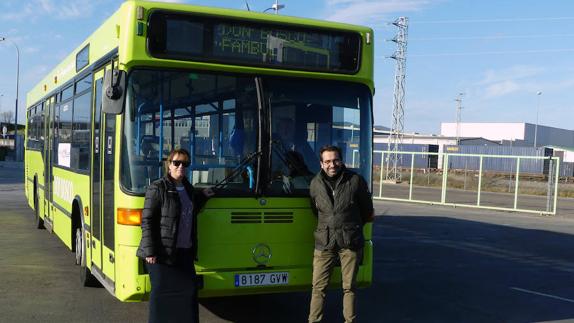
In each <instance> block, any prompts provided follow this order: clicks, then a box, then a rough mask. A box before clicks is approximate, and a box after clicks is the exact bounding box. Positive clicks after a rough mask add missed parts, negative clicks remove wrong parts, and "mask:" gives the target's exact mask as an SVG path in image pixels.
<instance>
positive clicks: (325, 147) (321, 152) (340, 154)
mask: <svg viewBox="0 0 574 323" xmlns="http://www.w3.org/2000/svg"><path fill="white" fill-rule="evenodd" d="M325 151H335V152H337V154H339V159H341V158H343V154H342V153H341V148H339V147H337V146H333V145H325V146H323V147H321V150H320V151H319V160H321V161H323V152H325Z"/></svg>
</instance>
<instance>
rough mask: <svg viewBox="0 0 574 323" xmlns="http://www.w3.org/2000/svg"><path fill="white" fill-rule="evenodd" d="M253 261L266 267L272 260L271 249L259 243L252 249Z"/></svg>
mask: <svg viewBox="0 0 574 323" xmlns="http://www.w3.org/2000/svg"><path fill="white" fill-rule="evenodd" d="M251 253H252V254H253V260H254V261H255V262H256V263H257V264H259V265H266V264H268V263H269V260H271V248H270V247H269V246H268V245H266V244H264V243H258V244H256V245H255V247H253V249H251Z"/></svg>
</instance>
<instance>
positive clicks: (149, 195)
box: [136, 175, 207, 265]
mask: <svg viewBox="0 0 574 323" xmlns="http://www.w3.org/2000/svg"><path fill="white" fill-rule="evenodd" d="M183 186H184V187H185V191H186V192H187V194H188V196H189V197H190V200H191V201H192V203H193V221H192V228H193V232H192V235H191V237H192V242H193V247H192V248H193V255H194V257H195V256H196V255H197V213H199V211H200V210H201V208H202V207H203V205H204V204H205V201H206V200H207V199H206V198H205V197H204V195H203V194H202V193H201V192H198V193H195V194H194V191H193V186H192V185H191V184H190V183H189V182H188V181H187V180H186V179H185V178H184V180H183ZM180 215H181V201H180V199H179V193H178V192H177V189H176V188H175V183H174V182H172V181H171V180H170V179H169V177H168V176H167V175H166V176H164V177H163V178H160V179H158V180H157V181H155V182H153V183H152V184H151V185H150V186H149V187H148V189H147V191H146V194H145V202H144V209H143V212H142V224H141V228H142V239H141V241H140V245H139V247H138V250H137V252H136V255H137V256H138V257H140V258H145V257H151V256H156V257H157V261H158V262H159V263H163V264H168V265H172V264H174V263H175V252H174V251H175V244H176V242H177V231H178V226H179V218H180Z"/></svg>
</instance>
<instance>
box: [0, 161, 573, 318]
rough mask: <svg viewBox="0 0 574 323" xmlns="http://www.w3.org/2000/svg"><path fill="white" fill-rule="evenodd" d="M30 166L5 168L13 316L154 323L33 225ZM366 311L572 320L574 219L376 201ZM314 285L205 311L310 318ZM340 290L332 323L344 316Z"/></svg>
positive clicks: (368, 314) (331, 305)
mask: <svg viewBox="0 0 574 323" xmlns="http://www.w3.org/2000/svg"><path fill="white" fill-rule="evenodd" d="M21 174H22V171H21V169H20V170H19V169H17V168H16V169H14V168H6V167H0V205H1V206H2V207H1V209H0V245H1V246H2V248H0V312H1V313H2V319H0V321H4V322H31V321H37V322H145V321H147V303H121V302H119V301H117V300H116V299H115V298H114V297H112V296H110V295H109V294H108V292H107V291H106V290H105V289H103V288H84V287H80V286H79V282H78V278H77V277H78V275H79V273H78V267H77V266H75V265H74V258H73V254H72V253H71V252H69V250H67V248H66V247H65V246H63V244H62V243H61V242H60V241H59V240H58V239H57V238H56V237H55V236H53V235H51V234H50V233H48V232H46V231H45V230H36V229H34V228H33V217H32V211H31V210H30V209H29V208H28V206H27V205H26V202H25V199H24V193H23V183H22V182H23V180H22V175H21ZM375 205H376V211H377V212H376V213H377V218H376V222H375V228H374V238H373V240H374V243H375V247H376V253H375V259H374V270H375V273H374V284H373V285H372V286H371V287H370V288H368V289H363V290H361V291H360V292H359V304H358V310H359V319H360V321H361V322H542V321H571V320H572V321H574V253H572V251H571V246H572V245H574V218H573V217H569V216H556V217H548V216H546V217H542V216H537V215H526V214H518V213H508V212H494V211H482V210H475V209H463V208H451V207H440V206H430V205H418V204H407V203H398V202H393V203H391V202H380V201H377V202H376V203H375ZM308 301H309V293H306V292H304V293H289V294H277V295H260V296H249V297H232V298H217V299H207V300H202V301H201V307H200V317H201V321H202V322H304V321H306V315H307V309H308ZM340 308H341V293H340V292H339V291H332V292H330V293H329V295H328V303H327V309H326V317H325V321H326V322H339V321H342V318H341V316H340Z"/></svg>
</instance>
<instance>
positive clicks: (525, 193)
mask: <svg viewBox="0 0 574 323" xmlns="http://www.w3.org/2000/svg"><path fill="white" fill-rule="evenodd" d="M394 153H398V154H400V159H401V160H402V163H401V165H402V166H401V167H400V170H399V171H400V172H401V174H402V177H401V178H402V182H399V183H396V182H390V181H385V180H384V179H385V178H386V171H387V170H386V165H387V163H388V159H389V156H390V155H391V154H394ZM429 161H432V162H429ZM373 164H374V169H373V197H374V198H375V199H382V200H396V201H409V202H416V203H429V204H440V205H451V206H461V207H472V208H485V209H495V210H505V211H520V212H529V213H538V214H545V215H554V214H556V206H557V202H558V199H557V197H558V181H559V175H560V158H559V157H544V156H511V155H483V154H460V153H433V152H391V151H381V150H376V151H374V152H373Z"/></svg>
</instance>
